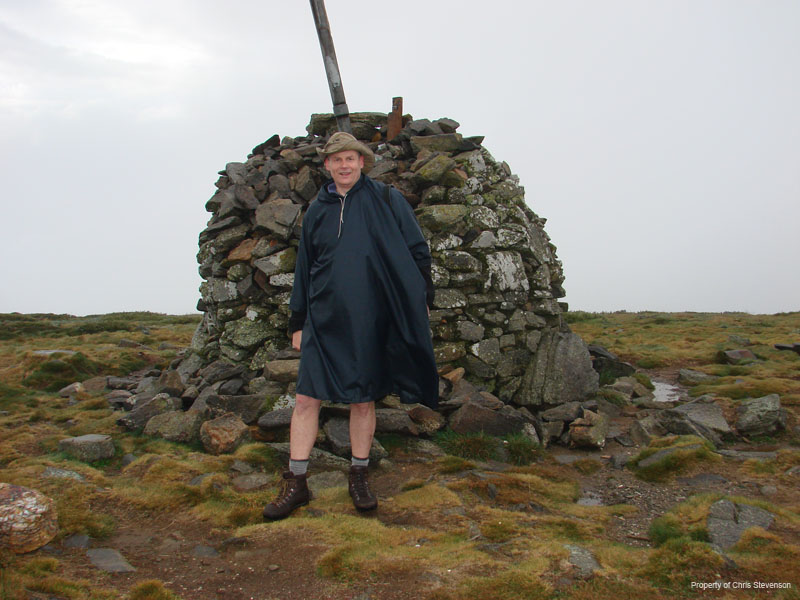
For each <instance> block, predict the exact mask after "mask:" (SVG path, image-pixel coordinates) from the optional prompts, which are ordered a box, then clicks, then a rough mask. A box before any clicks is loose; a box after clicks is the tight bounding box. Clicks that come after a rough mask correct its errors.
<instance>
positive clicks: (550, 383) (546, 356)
mask: <svg viewBox="0 0 800 600" xmlns="http://www.w3.org/2000/svg"><path fill="white" fill-rule="evenodd" d="M598 381H599V377H598V375H597V372H596V371H595V370H594V369H593V368H592V361H591V358H590V356H589V351H588V350H587V347H586V344H585V342H584V341H583V340H582V339H581V338H580V336H578V335H577V334H574V333H571V332H567V333H565V332H560V331H548V332H546V333H544V334H543V335H542V339H541V341H540V342H539V346H538V348H537V351H536V355H535V357H534V359H533V360H532V361H531V363H530V365H529V366H528V368H527V369H526V371H525V376H524V378H523V381H522V389H521V391H520V392H519V393H518V394H517V396H516V401H517V402H518V403H519V404H522V405H531V406H541V405H545V404H550V405H554V404H563V403H564V402H575V401H577V402H580V401H581V400H585V399H587V398H590V397H591V396H593V395H594V394H595V393H596V392H597V390H598Z"/></svg>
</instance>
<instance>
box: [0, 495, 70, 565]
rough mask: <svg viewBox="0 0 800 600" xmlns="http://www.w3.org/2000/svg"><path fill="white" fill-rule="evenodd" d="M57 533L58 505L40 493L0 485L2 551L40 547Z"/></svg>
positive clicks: (21, 550)
mask: <svg viewBox="0 0 800 600" xmlns="http://www.w3.org/2000/svg"><path fill="white" fill-rule="evenodd" d="M57 533H58V515H57V514H56V506H55V502H53V500H52V499H50V498H48V497H47V496H45V495H44V494H42V493H41V492H39V491H37V490H32V489H30V488H26V487H22V486H19V485H13V484H11V483H0V548H8V549H9V550H11V551H12V552H14V553H15V554H23V553H25V552H32V551H34V550H36V549H38V548H41V547H42V546H44V545H45V544H46V543H48V542H49V541H50V540H52V539H53V538H54V537H55V536H56V534H57Z"/></svg>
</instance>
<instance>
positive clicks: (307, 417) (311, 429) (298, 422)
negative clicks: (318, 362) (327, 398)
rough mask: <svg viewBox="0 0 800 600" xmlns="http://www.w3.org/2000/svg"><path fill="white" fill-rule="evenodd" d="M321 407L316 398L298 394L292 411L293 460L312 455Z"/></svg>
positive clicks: (290, 434) (291, 452) (291, 437)
mask: <svg viewBox="0 0 800 600" xmlns="http://www.w3.org/2000/svg"><path fill="white" fill-rule="evenodd" d="M320 405H321V402H320V401H319V400H317V399H316V398H312V397H311V396H304V395H303V394H297V396H296V398H295V405H294V410H293V411H292V424H291V427H290V428H289V454H290V456H289V458H291V460H308V457H309V456H310V455H311V449H312V448H313V447H314V442H316V441H317V432H318V430H319V408H320ZM370 443H372V442H370Z"/></svg>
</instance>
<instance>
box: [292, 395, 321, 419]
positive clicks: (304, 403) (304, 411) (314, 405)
mask: <svg viewBox="0 0 800 600" xmlns="http://www.w3.org/2000/svg"><path fill="white" fill-rule="evenodd" d="M320 405H321V402H320V401H319V400H317V399H316V398H312V397H311V396H304V395H303V394H297V396H296V397H295V403H294V414H300V415H308V414H313V413H318V412H319V408H320Z"/></svg>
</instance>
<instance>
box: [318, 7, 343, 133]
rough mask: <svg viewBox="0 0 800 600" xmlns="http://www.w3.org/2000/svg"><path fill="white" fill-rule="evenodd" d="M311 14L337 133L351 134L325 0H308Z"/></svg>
mask: <svg viewBox="0 0 800 600" xmlns="http://www.w3.org/2000/svg"><path fill="white" fill-rule="evenodd" d="M310 2H311V13H312V14H313V15H314V24H315V25H316V26H317V36H318V37H319V47H320V49H321V50H322V60H323V61H324V62H325V73H326V74H327V75H328V87H329V88H330V90H331V100H333V114H334V115H335V116H336V125H337V126H338V127H339V131H346V132H347V133H353V129H352V127H350V109H348V108H347V101H346V100H345V99H344V88H343V87H342V77H341V75H339V63H338V62H337V61H336V50H334V48H333V37H331V26H330V24H329V23H328V13H326V12H325V0H310Z"/></svg>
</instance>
